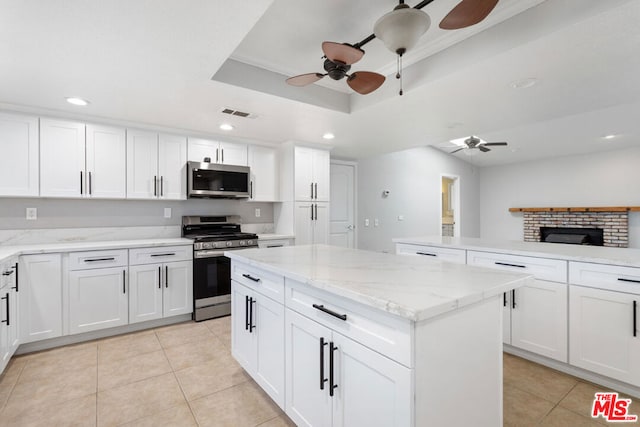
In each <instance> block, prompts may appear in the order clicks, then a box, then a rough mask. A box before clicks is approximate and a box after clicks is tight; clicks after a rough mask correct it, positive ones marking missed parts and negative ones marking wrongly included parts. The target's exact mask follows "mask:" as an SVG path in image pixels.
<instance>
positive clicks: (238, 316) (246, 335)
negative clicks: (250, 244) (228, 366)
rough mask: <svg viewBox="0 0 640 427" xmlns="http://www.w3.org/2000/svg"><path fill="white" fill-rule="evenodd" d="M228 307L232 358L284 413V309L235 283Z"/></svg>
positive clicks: (280, 304) (277, 303) (278, 304)
mask: <svg viewBox="0 0 640 427" xmlns="http://www.w3.org/2000/svg"><path fill="white" fill-rule="evenodd" d="M231 304H232V312H233V316H232V318H231V321H232V334H231V339H232V352H233V356H234V357H235V358H236V360H237V361H238V363H240V365H241V366H242V367H243V368H244V369H245V370H246V371H247V372H248V373H249V374H250V375H251V376H252V377H253V379H254V380H255V381H256V382H257V383H258V384H259V385H260V386H261V387H262V389H263V390H264V391H265V392H266V393H267V394H268V395H269V396H270V397H271V399H273V401H274V402H276V403H277V404H278V406H280V408H282V409H284V407H285V392H284V391H285V387H284V369H285V364H284V306H283V305H282V303H279V302H276V301H273V300H272V299H270V298H267V297H266V296H264V295H262V294H260V293H258V292H255V291H253V290H251V289H249V288H248V287H246V286H243V285H241V284H240V283H238V282H236V281H235V280H234V281H233V282H232V293H231Z"/></svg>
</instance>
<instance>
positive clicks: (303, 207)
mask: <svg viewBox="0 0 640 427" xmlns="http://www.w3.org/2000/svg"><path fill="white" fill-rule="evenodd" d="M295 236H296V240H295V242H296V245H309V244H315V243H322V244H326V243H327V242H328V241H329V204H328V203H322V202H321V203H311V202H296V203H295Z"/></svg>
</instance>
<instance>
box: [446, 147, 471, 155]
mask: <svg viewBox="0 0 640 427" xmlns="http://www.w3.org/2000/svg"><path fill="white" fill-rule="evenodd" d="M465 148H467V147H460V148H458V149H457V150H453V151H452V152H451V153H449V154H455V153H457V152H458V151H460V150H464V149H465Z"/></svg>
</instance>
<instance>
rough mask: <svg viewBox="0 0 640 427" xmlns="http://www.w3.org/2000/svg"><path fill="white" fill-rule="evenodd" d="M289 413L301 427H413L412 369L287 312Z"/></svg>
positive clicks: (291, 311) (293, 313)
mask: <svg viewBox="0 0 640 427" xmlns="http://www.w3.org/2000/svg"><path fill="white" fill-rule="evenodd" d="M285 318H286V321H285V322H286V329H285V330H286V336H287V339H286V378H287V382H286V384H287V402H286V411H287V415H288V416H289V417H290V418H291V419H292V420H293V421H294V422H295V423H296V424H297V425H299V426H339V427H348V426H354V425H363V426H364V425H366V426H381V427H382V426H408V425H411V411H410V409H411V405H410V404H409V402H410V400H411V396H412V393H411V375H412V372H411V370H410V369H409V368H407V367H404V366H402V365H400V364H399V363H397V362H394V361H393V360H391V359H388V358H386V357H384V356H382V355H381V354H379V353H377V352H375V351H373V350H371V349H369V348H367V347H365V346H363V345H362V344H359V343H357V342H355V341H353V340H352V339H349V338H347V337H345V336H343V335H341V334H339V333H337V332H335V331H332V330H331V329H329V328H327V327H325V326H323V325H320V324H319V323H317V322H315V321H313V320H311V319H309V318H307V317H305V316H302V315H300V314H298V313H296V312H294V311H293V310H291V309H287V310H286V315H285Z"/></svg>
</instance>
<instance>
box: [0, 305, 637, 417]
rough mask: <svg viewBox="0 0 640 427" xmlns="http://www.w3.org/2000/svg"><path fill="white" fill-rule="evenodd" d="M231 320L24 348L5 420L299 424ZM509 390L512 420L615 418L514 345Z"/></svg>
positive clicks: (576, 384) (0, 381)
mask: <svg viewBox="0 0 640 427" xmlns="http://www.w3.org/2000/svg"><path fill="white" fill-rule="evenodd" d="M230 329H231V326H230V318H229V317H227V318H222V319H214V320H209V321H206V322H201V323H193V322H188V323H181V324H178V325H173V326H167V327H163V328H159V329H153V330H148V331H143V332H137V333H132V334H128V335H122V336H118V337H113V338H107V339H102V340H98V341H91V342H88V343H83V344H78V345H73V346H67V347H62V348H57V349H53V350H49V351H44V352H41V353H34V354H30V355H25V356H18V357H15V358H13V360H12V361H11V362H10V364H9V366H8V368H7V369H6V371H5V373H4V374H3V375H2V376H1V377H0V426H12V427H13V426H47V427H51V426H85V425H86V426H116V425H127V426H153V427H157V426H172V427H174V426H176V427H177V426H232V427H242V426H249V427H253V426H261V427H286V426H293V423H291V421H290V420H289V419H288V418H287V417H286V415H284V413H283V412H282V411H281V410H280V409H279V408H278V407H277V406H276V405H275V404H274V403H273V402H272V401H271V400H270V399H269V398H268V397H267V396H266V394H264V393H263V392H262V390H260V388H259V387H258V386H257V385H256V384H255V383H254V382H253V381H252V380H251V379H250V378H249V377H248V376H247V375H246V374H245V373H244V371H243V370H242V368H240V366H239V365H238V364H237V363H236V362H235V361H234V360H233V358H232V357H231V354H230V344H231V330H230ZM504 391H505V393H504V396H505V398H504V425H505V426H530V425H540V426H552V427H553V426H562V427H565V426H566V427H569V426H571V427H573V426H601V425H603V424H606V423H605V422H604V421H603V420H602V419H599V420H595V421H594V420H592V419H591V418H590V417H589V412H590V408H591V403H592V400H593V394H594V393H595V392H596V391H602V388H600V387H597V386H595V385H592V384H589V383H586V382H583V381H581V380H579V379H577V378H574V377H571V376H569V375H566V374H563V373H560V372H557V371H554V370H552V369H549V368H546V367H543V366H540V365H536V364H534V363H531V362H528V361H526V360H523V359H520V358H517V357H514V356H510V355H506V354H505V359H504ZM631 413H634V414H640V405H639V404H637V403H635V401H634V404H632V405H631ZM618 425H629V424H618ZM348 427H349V426H348Z"/></svg>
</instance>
